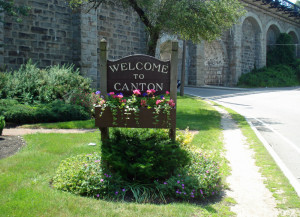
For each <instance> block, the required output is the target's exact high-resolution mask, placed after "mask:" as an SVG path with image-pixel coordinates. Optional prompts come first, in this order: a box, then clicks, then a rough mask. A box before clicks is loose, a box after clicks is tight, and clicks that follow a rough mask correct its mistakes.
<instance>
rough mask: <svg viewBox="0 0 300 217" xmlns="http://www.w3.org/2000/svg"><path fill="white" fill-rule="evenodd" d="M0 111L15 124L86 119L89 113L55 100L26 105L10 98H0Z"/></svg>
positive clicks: (8, 120) (7, 119) (79, 107)
mask: <svg viewBox="0 0 300 217" xmlns="http://www.w3.org/2000/svg"><path fill="white" fill-rule="evenodd" d="M0 113H2V114H4V116H5V118H6V121H7V122H11V123H16V124H31V123H47V122H57V121H72V120H87V119H89V118H90V114H89V113H88V112H86V111H84V108H83V107H81V106H77V105H71V104H67V103H65V102H63V101H61V100H56V101H53V102H51V103H48V104H36V105H26V104H21V103H19V102H18V101H16V100H12V99H1V100H0Z"/></svg>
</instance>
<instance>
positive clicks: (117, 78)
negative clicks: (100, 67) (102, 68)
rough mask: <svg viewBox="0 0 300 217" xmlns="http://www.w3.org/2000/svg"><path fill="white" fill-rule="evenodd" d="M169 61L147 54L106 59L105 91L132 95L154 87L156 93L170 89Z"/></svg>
mask: <svg viewBox="0 0 300 217" xmlns="http://www.w3.org/2000/svg"><path fill="white" fill-rule="evenodd" d="M170 70H171V63H170V61H161V60H158V59H156V58H154V57H151V56H147V55H133V56H128V57H124V58H122V59H120V60H116V61H110V60H107V92H115V93H123V95H124V96H129V95H132V91H133V90H136V89H139V90H140V91H141V92H142V93H143V92H146V91H147V90H150V89H154V90H156V94H165V93H166V91H170Z"/></svg>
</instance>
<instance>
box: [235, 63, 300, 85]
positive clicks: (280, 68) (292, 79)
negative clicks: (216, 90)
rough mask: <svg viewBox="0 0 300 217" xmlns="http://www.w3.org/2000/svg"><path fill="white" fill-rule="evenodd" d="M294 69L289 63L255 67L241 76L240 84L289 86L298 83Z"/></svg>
mask: <svg viewBox="0 0 300 217" xmlns="http://www.w3.org/2000/svg"><path fill="white" fill-rule="evenodd" d="M298 84H299V82H298V79H297V76H296V73H295V71H294V69H293V68H292V67H290V66H287V65H275V66H271V67H264V68H261V69H255V70H253V71H251V72H250V73H247V74H243V75H242V76H241V77H240V78H239V82H238V86H245V87H288V86H295V85H298Z"/></svg>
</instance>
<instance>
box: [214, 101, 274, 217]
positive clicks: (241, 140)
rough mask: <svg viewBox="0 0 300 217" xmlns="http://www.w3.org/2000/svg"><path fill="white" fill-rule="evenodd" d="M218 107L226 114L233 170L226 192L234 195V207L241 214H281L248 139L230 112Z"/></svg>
mask: <svg viewBox="0 0 300 217" xmlns="http://www.w3.org/2000/svg"><path fill="white" fill-rule="evenodd" d="M215 109H216V110H217V111H218V112H220V113H221V115H222V120H221V125H222V128H223V134H224V144H225V148H226V150H227V152H226V158H227V160H228V161H229V164H230V167H231V169H232V170H231V175H230V176H229V177H228V178H227V180H226V181H227V182H228V184H229V190H227V191H226V194H227V196H229V197H232V198H234V199H235V201H236V202H237V204H236V205H235V206H233V207H231V210H232V211H233V212H235V213H236V214H237V216H238V217H275V216H278V214H279V212H278V210H277V209H276V205H277V204H276V200H275V198H274V197H273V196H272V193H271V192H270V191H269V189H267V188H266V186H265V184H264V183H263V177H262V176H261V174H260V172H259V167H257V166H256V165H255V160H254V159H253V155H254V152H253V150H251V149H250V148H249V144H247V143H246V138H245V137H244V136H243V134H242V132H241V130H240V129H239V128H238V126H237V125H236V123H235V122H234V121H233V120H232V118H231V116H230V115H229V114H228V112H227V111H225V110H224V109H221V108H219V107H217V106H215Z"/></svg>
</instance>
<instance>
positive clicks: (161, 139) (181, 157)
mask: <svg viewBox="0 0 300 217" xmlns="http://www.w3.org/2000/svg"><path fill="white" fill-rule="evenodd" d="M102 157H103V161H104V162H105V163H106V165H107V167H108V169H109V170H110V171H111V172H113V173H118V174H119V175H120V176H121V177H122V178H123V179H124V180H127V181H130V182H131V181H135V182H141V183H152V182H153V181H154V180H156V179H162V178H164V179H165V178H167V177H170V176H171V175H172V174H173V172H174V171H175V169H176V168H179V167H183V166H185V165H187V164H188V163H189V158H188V154H187V152H186V151H185V150H183V149H181V148H180V144H179V143H176V142H171V140H170V139H169V136H168V133H166V131H165V130H157V129H130V128H116V129H113V133H112V136H111V140H110V141H109V142H108V143H107V144H105V145H104V144H103V145H102Z"/></svg>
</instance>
